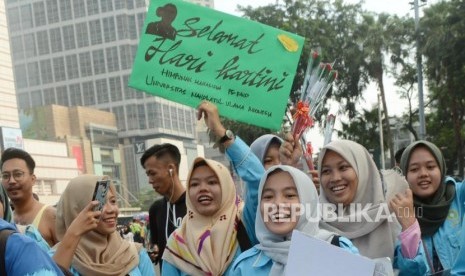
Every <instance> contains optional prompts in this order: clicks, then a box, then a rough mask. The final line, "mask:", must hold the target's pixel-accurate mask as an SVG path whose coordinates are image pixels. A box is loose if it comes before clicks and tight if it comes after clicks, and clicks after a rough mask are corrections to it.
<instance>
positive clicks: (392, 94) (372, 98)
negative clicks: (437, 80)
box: [215, 0, 439, 152]
mask: <svg viewBox="0 0 465 276" xmlns="http://www.w3.org/2000/svg"><path fill="white" fill-rule="evenodd" d="M344 1H345V2H346V3H357V2H359V1H357V0H344ZM438 1H439V0H429V1H428V3H429V4H431V3H434V2H438ZM410 2H413V0H365V1H364V3H363V4H362V6H363V7H364V9H366V10H368V11H373V12H377V13H381V12H387V13H392V14H397V15H398V16H411V17H412V18H413V17H414V10H413V8H412V5H411V4H410ZM274 3H276V0H254V1H250V0H215V9H216V10H219V11H222V12H225V13H229V14H233V15H236V16H240V15H241V14H240V13H239V12H238V11H237V9H236V7H237V5H241V6H248V5H250V6H252V7H259V6H265V5H268V4H274ZM419 3H422V2H421V1H420V0H419ZM420 11H421V9H420ZM420 16H421V14H420ZM323 50H324V49H323ZM384 81H385V82H384V85H385V90H386V104H387V106H388V113H389V116H393V115H398V116H400V115H401V114H402V113H404V111H406V110H407V106H408V105H407V100H402V99H400V98H399V95H398V94H397V91H398V90H399V89H398V88H397V87H395V86H394V85H393V83H394V80H393V79H392V78H387V77H385V80H384ZM424 86H425V85H424ZM424 90H425V89H424ZM378 93H379V92H378V89H377V87H376V86H375V85H374V84H371V85H369V86H368V87H367V89H366V90H365V91H364V92H363V97H364V100H363V101H361V102H360V103H359V105H360V106H361V107H364V108H368V109H369V108H371V107H372V106H373V105H375V104H376V103H377V95H378ZM425 93H426V92H425ZM416 102H418V99H417V98H416V97H415V98H414V99H413V103H414V104H415V103H416ZM330 110H331V111H330V112H331V113H337V110H338V106H337V103H333V104H332V105H331V107H330ZM343 120H344V119H343ZM340 125H341V124H340V120H338V119H336V126H335V128H336V129H338V128H340ZM334 138H335V135H334V134H333V139H334ZM307 140H309V141H311V142H312V145H313V148H314V152H318V151H319V148H321V147H322V146H323V137H322V134H321V131H320V129H319V128H318V126H317V127H314V128H313V129H311V130H310V131H309V132H308V133H307Z"/></svg>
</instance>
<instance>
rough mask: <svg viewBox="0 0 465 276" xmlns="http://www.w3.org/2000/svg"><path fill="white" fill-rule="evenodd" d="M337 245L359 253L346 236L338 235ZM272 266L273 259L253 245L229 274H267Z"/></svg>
mask: <svg viewBox="0 0 465 276" xmlns="http://www.w3.org/2000/svg"><path fill="white" fill-rule="evenodd" d="M339 246H340V247H341V248H343V249H344V250H347V251H349V252H350V253H353V254H357V255H359V252H358V249H357V248H356V247H355V246H354V245H353V244H352V242H351V241H350V240H349V239H347V238H344V237H339ZM272 266H273V260H272V259H271V258H270V257H268V256H267V255H266V254H265V253H263V251H262V250H260V249H258V248H257V246H254V247H252V248H250V249H249V250H247V251H245V252H244V253H242V254H241V255H240V256H239V257H238V258H237V259H236V260H235V261H234V264H233V265H232V271H231V273H230V274H229V275H234V276H239V275H247V276H248V275H253V276H268V275H269V274H270V270H271V267H272Z"/></svg>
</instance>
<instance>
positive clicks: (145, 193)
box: [132, 187, 161, 212]
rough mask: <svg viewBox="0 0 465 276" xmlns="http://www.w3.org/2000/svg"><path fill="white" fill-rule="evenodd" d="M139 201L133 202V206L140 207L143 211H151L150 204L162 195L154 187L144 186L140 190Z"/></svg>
mask: <svg viewBox="0 0 465 276" xmlns="http://www.w3.org/2000/svg"><path fill="white" fill-rule="evenodd" d="M137 198H138V199H139V201H137V202H135V203H133V204H132V207H140V208H141V212H143V211H147V212H148V211H149V209H150V205H152V203H153V202H155V201H156V200H157V199H159V198H161V195H159V194H158V193H156V192H155V191H154V190H153V189H152V188H148V187H147V188H144V189H142V190H141V191H140V192H139V195H138V196H137Z"/></svg>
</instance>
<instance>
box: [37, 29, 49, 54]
mask: <svg viewBox="0 0 465 276" xmlns="http://www.w3.org/2000/svg"><path fill="white" fill-rule="evenodd" d="M37 50H38V51H39V55H46V54H49V53H50V46H49V44H48V32H47V31H46V30H45V31H38V32H37Z"/></svg>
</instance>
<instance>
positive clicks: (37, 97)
mask: <svg viewBox="0 0 465 276" xmlns="http://www.w3.org/2000/svg"><path fill="white" fill-rule="evenodd" d="M42 105H43V102H42V91H40V90H35V91H32V92H31V106H32V107H34V106H42Z"/></svg>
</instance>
